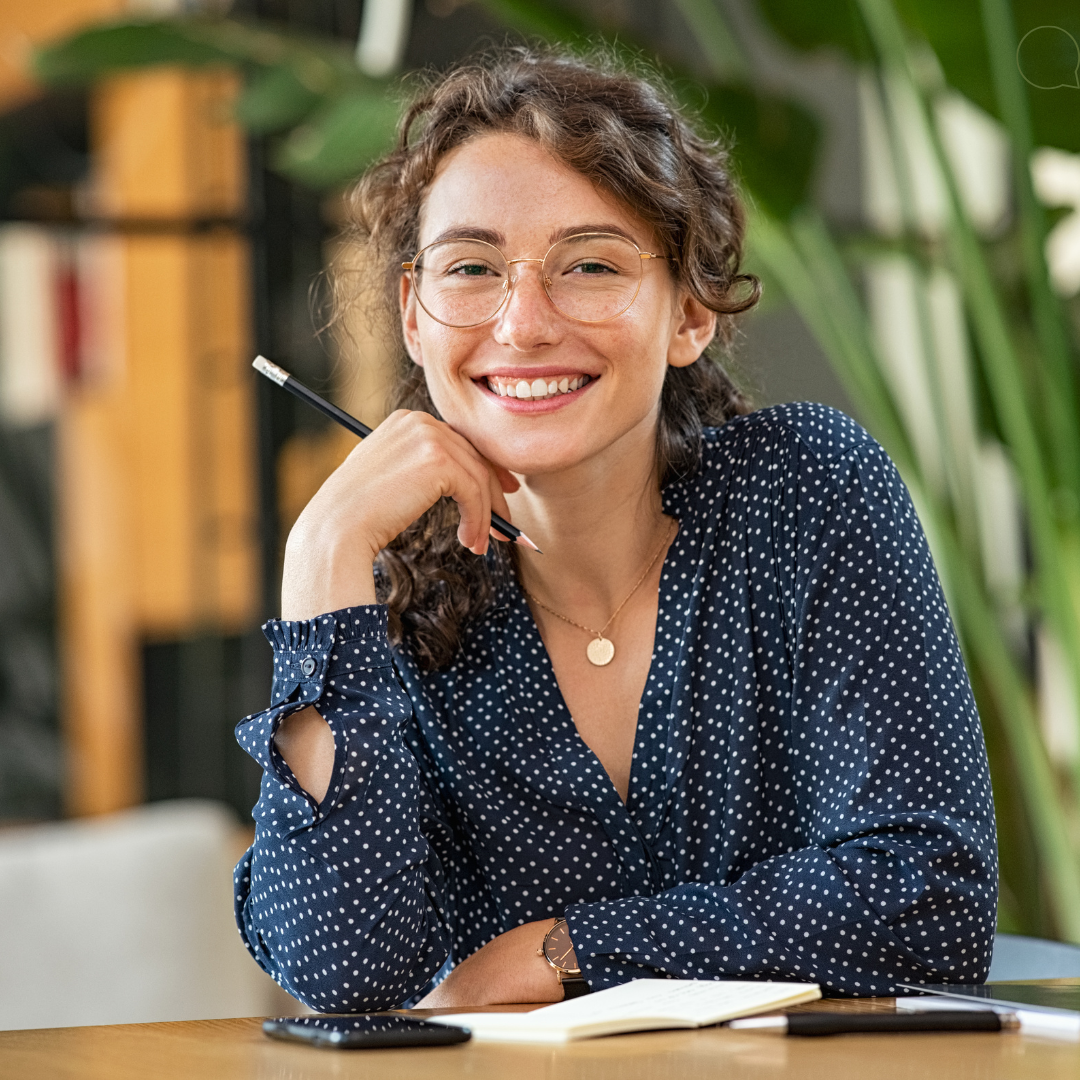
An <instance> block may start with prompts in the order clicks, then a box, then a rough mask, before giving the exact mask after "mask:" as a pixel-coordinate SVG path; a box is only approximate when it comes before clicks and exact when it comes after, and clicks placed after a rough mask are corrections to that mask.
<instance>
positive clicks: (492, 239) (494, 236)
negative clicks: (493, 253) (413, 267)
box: [429, 225, 506, 248]
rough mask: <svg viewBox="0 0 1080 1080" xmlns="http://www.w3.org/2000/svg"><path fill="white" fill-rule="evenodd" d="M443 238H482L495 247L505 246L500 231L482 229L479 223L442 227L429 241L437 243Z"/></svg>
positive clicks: (504, 239) (504, 240)
mask: <svg viewBox="0 0 1080 1080" xmlns="http://www.w3.org/2000/svg"><path fill="white" fill-rule="evenodd" d="M443 240H483V241H484V242H485V243H487V244H491V245H493V246H494V247H497V248H502V247H505V246H506V237H505V236H503V234H502V233H501V232H497V231H496V230H495V229H483V228H481V227H480V226H479V225H454V226H451V227H450V228H449V229H444V230H443V231H442V232H441V233H439V235H438V236H436V237H435V238H434V239H433V240H431V241H429V243H431V244H438V243H441V242H442V241H443Z"/></svg>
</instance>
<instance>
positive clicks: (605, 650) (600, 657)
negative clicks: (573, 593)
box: [524, 519, 679, 667]
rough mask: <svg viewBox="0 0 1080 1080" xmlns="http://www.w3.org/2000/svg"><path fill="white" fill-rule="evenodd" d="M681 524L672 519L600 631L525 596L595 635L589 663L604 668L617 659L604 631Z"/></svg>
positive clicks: (551, 613) (537, 599)
mask: <svg viewBox="0 0 1080 1080" xmlns="http://www.w3.org/2000/svg"><path fill="white" fill-rule="evenodd" d="M678 527H679V523H678V522H677V521H675V520H674V519H672V522H671V528H670V529H668V531H667V535H666V536H665V537H664V539H663V541H662V542H661V544H660V546H659V547H658V548H657V549H656V553H655V554H654V555H653V557H652V558H651V559H650V560H649V565H648V566H646V567H645V569H644V570H643V571H642V573H641V577H639V578H638V579H637V581H636V582H635V583H634V587H633V588H632V589H631V590H630V591H629V592H628V593H627V594H626V596H625V597H624V598H623V602H622V603H621V604H620V605H619V606H618V607H617V608H616V609H615V610H614V611H613V612H612V613H611V618H610V619H608V621H607V622H606V623H604V625H603V626H602V627H600V629H599V630H594V629H593V628H592V627H591V626H584V625H583V624H582V623H579V622H574V620H573V619H568V618H567V617H566V616H565V615H560V614H559V613H558V612H557V611H555V610H554V608H549V607H548V606H547V604H545V603H544V601H543V600H540V599H539V598H538V597H535V596H533V594H532V593H531V592H529V590H528V589H525V590H524V592H525V595H526V596H527V597H528V598H529V599H530V600H531V601H532V602H533V603H534V604H539V605H540V606H541V607H542V608H543V609H544V610H545V611H546V612H547V613H548V614H549V615H554V616H555V618H556V619H562V621H563V622H564V623H569V624H570V625H571V626H576V627H577V628H578V629H579V630H584V631H585V632H586V633H587V634H595V635H596V637H594V638H593V639H592V641H590V642H589V644H588V647H587V648H586V649H585V655H586V656H587V657H588V658H589V663H590V664H593V665H594V666H596V667H604V666H605V665H606V664H610V663H611V661H612V660H614V659H615V645H614V643H613V642H611V641H609V640H608V639H607V638H606V637H604V631H605V630H607V628H608V627H609V626H610V625H611V624H612V623H613V622H614V621H615V616H616V615H618V614H619V612H620V611H622V609H623V608H624V607H626V603H627V601H628V600H629V599H630V597H631V596H633V595H634V593H636V592H637V591H638V586H639V585H640V584H641V583H642V582H643V581H644V580H645V578H646V577H648V574H649V571H650V570H651V569H652V568H653V567H654V566H655V565H656V560H657V559H659V558H660V552H661V551H663V550H664V548H666V547H667V546H668V544H669V543H671V541H672V540H673V539H674V537H675V531H676V530H677V529H678Z"/></svg>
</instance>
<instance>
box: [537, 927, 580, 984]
mask: <svg viewBox="0 0 1080 1080" xmlns="http://www.w3.org/2000/svg"><path fill="white" fill-rule="evenodd" d="M544 957H545V958H546V960H547V961H548V963H549V964H551V965H552V966H553V967H556V968H558V969H559V970H560V971H563V972H575V973H576V972H577V971H578V962H577V957H576V956H575V955H574V946H573V944H572V943H571V941H570V928H569V927H568V926H567V925H566V923H565V922H563V921H559V922H557V923H556V924H555V925H554V926H553V927H552V928H551V929H550V930H549V931H548V934H547V937H545V938H544Z"/></svg>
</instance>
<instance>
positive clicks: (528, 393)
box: [486, 375, 589, 401]
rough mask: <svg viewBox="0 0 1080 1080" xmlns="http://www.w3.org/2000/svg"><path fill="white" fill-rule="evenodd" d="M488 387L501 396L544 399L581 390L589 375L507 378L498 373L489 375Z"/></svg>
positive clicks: (535, 399) (534, 399)
mask: <svg viewBox="0 0 1080 1080" xmlns="http://www.w3.org/2000/svg"><path fill="white" fill-rule="evenodd" d="M486 381H487V386H488V389H489V390H490V391H491V392H492V393H493V394H498V395H499V397H512V398H524V399H528V398H531V399H532V400H533V401H542V400H543V399H544V398H549V397H558V396H559V395H560V394H572V393H573V392H574V391H575V390H580V389H581V387H583V386H584V385H585V384H586V383H587V382H588V381H589V376H588V375H574V376H566V375H563V376H561V377H560V378H558V379H555V378H548V379H532V380H531V381H530V380H528V379H506V378H503V377H502V376H498V375H489V376H488V378H487V380H486Z"/></svg>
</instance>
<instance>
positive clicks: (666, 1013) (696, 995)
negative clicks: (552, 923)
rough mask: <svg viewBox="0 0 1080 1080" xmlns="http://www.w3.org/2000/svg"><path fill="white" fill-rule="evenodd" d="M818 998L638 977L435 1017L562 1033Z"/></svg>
mask: <svg viewBox="0 0 1080 1080" xmlns="http://www.w3.org/2000/svg"><path fill="white" fill-rule="evenodd" d="M817 997H820V991H819V990H818V987H817V985H816V984H814V983H779V982H754V981H749V980H747V981H743V980H738V979H726V980H711V979H709V980H706V979H636V980H635V981H633V982H629V983H623V984H622V985H621V986H613V987H611V988H610V989H609V990H601V991H599V992H598V993H595V994H588V995H586V996H585V997H579V998H572V999H570V1000H569V1001H560V1002H558V1003H556V1004H555V1005H547V1006H545V1007H544V1008H542V1009H535V1010H533V1011H532V1012H530V1013H451V1014H448V1015H445V1016H438V1017H431V1019H432V1020H434V1021H436V1022H437V1023H444V1024H460V1025H462V1026H465V1027H471V1028H474V1029H475V1030H477V1031H480V1030H484V1031H487V1032H491V1033H492V1034H495V1033H496V1032H498V1031H509V1030H511V1029H513V1030H514V1031H520V1032H529V1031H531V1032H536V1033H537V1034H541V1033H543V1032H550V1033H557V1032H565V1031H568V1030H570V1029H575V1028H583V1027H592V1026H594V1025H597V1024H608V1023H611V1022H622V1021H633V1020H634V1019H635V1018H640V1019H648V1020H671V1021H674V1022H678V1023H679V1025H680V1026H682V1025H694V1026H696V1025H702V1024H713V1023H716V1022H718V1021H719V1020H726V1019H731V1018H733V1017H736V1016H745V1015H747V1014H751V1013H755V1012H764V1011H767V1010H769V1009H773V1008H779V1007H780V1006H781V1005H784V1004H788V1003H794V1001H795V1000H798V1001H807V1000H813V999H814V998H817ZM626 1030H632V1024H628V1025H627V1028H626Z"/></svg>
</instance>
